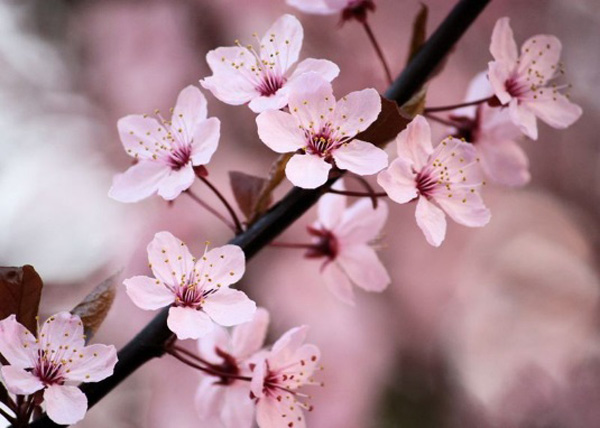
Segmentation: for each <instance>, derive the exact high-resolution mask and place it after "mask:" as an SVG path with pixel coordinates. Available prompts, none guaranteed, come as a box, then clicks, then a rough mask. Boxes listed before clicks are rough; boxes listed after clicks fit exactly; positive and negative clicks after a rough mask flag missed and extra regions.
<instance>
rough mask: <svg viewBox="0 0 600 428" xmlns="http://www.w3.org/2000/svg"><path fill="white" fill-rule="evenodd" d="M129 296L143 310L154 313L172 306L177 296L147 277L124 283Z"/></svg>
mask: <svg viewBox="0 0 600 428" xmlns="http://www.w3.org/2000/svg"><path fill="white" fill-rule="evenodd" d="M123 284H125V287H126V290H127V295H128V296H129V298H130V299H131V300H132V301H133V303H134V304H135V305H136V306H137V307H138V308H141V309H145V310H147V311H153V310H156V309H159V308H163V307H165V306H168V305H170V304H171V303H173V302H174V301H175V296H174V294H173V292H172V291H171V290H169V289H168V288H167V287H166V286H165V285H164V284H163V283H162V282H161V281H159V280H156V279H154V278H149V277H147V276H134V277H133V278H129V279H126V280H125V281H123Z"/></svg>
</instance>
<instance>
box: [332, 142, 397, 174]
mask: <svg viewBox="0 0 600 428" xmlns="http://www.w3.org/2000/svg"><path fill="white" fill-rule="evenodd" d="M332 156H333V158H334V159H335V164H336V165H337V166H338V167H339V168H341V169H347V170H348V171H352V172H353V173H355V174H358V175H372V174H375V173H377V172H379V171H381V170H382V169H383V168H385V167H386V166H387V165H388V155H387V153H386V152H385V151H383V150H382V149H380V148H379V147H375V146H374V145H373V144H371V143H367V142H365V141H361V140H352V141H350V142H349V143H347V144H344V145H342V146H341V147H339V148H338V149H336V150H335V151H334V152H333V153H332Z"/></svg>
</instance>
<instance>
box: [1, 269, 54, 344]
mask: <svg viewBox="0 0 600 428" xmlns="http://www.w3.org/2000/svg"><path fill="white" fill-rule="evenodd" d="M42 286H43V283H42V279H41V278H40V276H39V275H38V273H37V272H36V271H35V269H34V268H33V266H30V265H25V266H23V267H0V320H1V319H4V318H6V317H8V316H9V315H12V314H15V315H16V316H17V321H18V322H20V323H21V324H23V325H24V326H25V327H27V329H28V330H29V331H31V332H32V333H33V334H36V333H37V315H38V310H39V306H40V298H41V296H42Z"/></svg>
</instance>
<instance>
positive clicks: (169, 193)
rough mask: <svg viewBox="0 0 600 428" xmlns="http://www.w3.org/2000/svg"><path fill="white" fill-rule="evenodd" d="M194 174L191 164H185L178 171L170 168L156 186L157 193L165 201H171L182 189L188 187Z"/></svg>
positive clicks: (192, 180)
mask: <svg viewBox="0 0 600 428" xmlns="http://www.w3.org/2000/svg"><path fill="white" fill-rule="evenodd" d="M195 178H196V175H195V174H194V168H193V167H192V165H191V164H189V163H188V164H187V165H185V166H184V167H182V168H181V169H179V170H178V171H175V170H171V172H170V173H169V175H168V176H167V177H166V178H164V179H163V180H162V181H161V182H160V184H159V186H158V194H159V195H160V196H162V197H163V198H164V199H165V200H167V201H172V200H173V199H175V198H176V197H177V196H179V195H180V194H181V192H183V191H184V190H187V189H189V188H190V187H191V186H192V183H193V182H194V179H195Z"/></svg>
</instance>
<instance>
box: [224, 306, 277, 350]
mask: <svg viewBox="0 0 600 428" xmlns="http://www.w3.org/2000/svg"><path fill="white" fill-rule="evenodd" d="M268 327H269V312H268V311H267V310H266V309H264V308H257V309H256V312H255V313H254V317H253V318H252V319H251V320H250V321H249V322H247V323H244V324H240V325H238V326H237V327H235V328H234V329H233V333H232V335H231V348H232V351H233V354H234V355H235V356H236V357H237V358H239V359H246V358H248V357H250V356H251V355H252V354H254V353H255V352H257V351H258V350H260V348H262V346H263V344H264V342H265V338H266V337H267V329H268Z"/></svg>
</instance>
